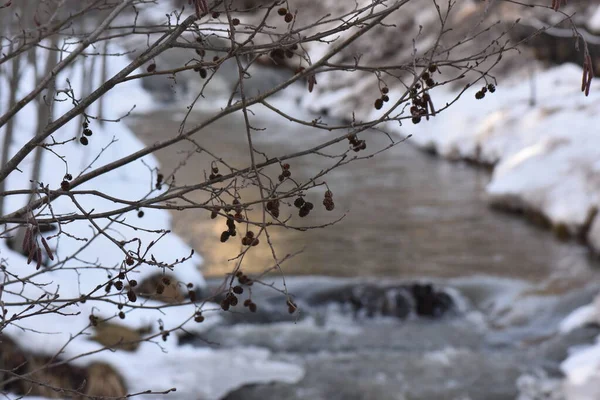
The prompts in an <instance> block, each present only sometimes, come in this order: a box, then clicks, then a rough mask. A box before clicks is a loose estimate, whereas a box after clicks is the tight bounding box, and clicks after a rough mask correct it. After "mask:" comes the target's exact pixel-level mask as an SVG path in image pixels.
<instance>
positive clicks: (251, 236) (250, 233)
mask: <svg viewBox="0 0 600 400" xmlns="http://www.w3.org/2000/svg"><path fill="white" fill-rule="evenodd" d="M246 237H247V238H248V239H252V238H253V237H254V232H252V231H248V232H246Z"/></svg>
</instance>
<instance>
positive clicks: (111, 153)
mask: <svg viewBox="0 0 600 400" xmlns="http://www.w3.org/2000/svg"><path fill="white" fill-rule="evenodd" d="M118 51H119V49H118V48H111V49H110V52H114V53H117V52H118ZM127 62H128V61H127V59H126V58H124V57H114V58H111V60H110V62H109V64H108V66H109V76H111V75H112V74H114V73H116V72H117V71H119V70H120V69H121V68H123V67H124V66H125V65H126V63H127ZM84 68H88V69H89V70H92V69H91V66H90V64H89V61H86V64H85V65H83V64H82V63H77V64H75V66H74V68H72V69H68V70H66V71H64V73H62V74H60V75H59V76H58V78H57V87H58V88H59V89H60V88H64V87H66V79H67V78H68V79H69V80H70V83H71V85H72V88H73V89H74V91H75V93H76V94H78V95H80V94H81V92H82V87H83V82H82V71H83V69H84ZM22 69H23V73H24V76H23V79H22V82H23V83H24V84H23V85H21V87H20V88H19V96H22V95H23V94H25V93H26V92H27V91H28V90H31V88H32V87H33V86H32V85H33V84H34V82H35V79H34V76H33V69H32V67H31V66H25V65H23V66H22ZM95 71H96V72H98V71H99V68H98V67H97V68H96V69H95ZM99 79H100V78H99V74H98V73H96V74H95V75H94V85H93V87H94V88H95V87H97V86H98V85H99V84H100V82H99ZM0 84H1V85H3V86H4V85H6V82H4V81H3V82H1V83H0ZM6 94H7V91H5V90H3V91H2V95H3V96H4V97H2V98H0V101H1V103H0V104H2V109H4V110H6V104H7V98H6ZM59 96H60V97H61V98H62V99H64V100H67V101H59V102H57V103H56V109H55V116H58V115H62V114H63V113H64V112H65V111H67V110H68V109H70V107H72V103H71V102H70V101H68V100H69V99H66V96H65V95H64V94H63V95H59ZM134 105H135V106H136V111H140V110H150V109H151V107H152V106H153V103H152V100H151V98H150V96H149V95H147V94H146V93H145V92H144V91H143V90H142V89H141V88H140V86H139V84H138V83H137V82H136V81H132V82H129V83H127V84H123V85H120V86H118V87H116V88H115V89H114V90H112V91H110V92H109V93H108V94H107V95H106V96H105V113H106V115H105V117H106V118H108V119H116V118H119V117H121V116H123V115H124V114H126V113H127V112H128V111H129V110H130V109H131V107H133V106H134ZM96 112H97V105H96V106H93V107H91V108H89V109H88V110H87V113H89V114H91V115H94V114H95V113H96ZM35 115H36V107H35V105H34V104H30V105H28V106H27V107H26V108H25V109H24V110H22V111H21V112H20V113H18V115H17V118H16V132H18V134H17V135H16V136H15V143H13V146H12V147H11V153H12V154H14V152H15V151H16V149H17V148H18V147H19V146H20V145H22V144H23V143H24V142H25V141H26V140H27V139H28V138H30V137H31V135H32V134H33V133H34V132H35V129H36V128H35V118H34V117H33V116H35ZM80 123H81V121H80V120H79V119H74V120H73V121H72V122H70V123H69V124H67V125H66V126H65V127H63V128H62V129H60V130H59V131H58V132H57V133H56V134H55V135H53V136H54V139H55V140H56V141H61V140H67V139H69V138H72V137H74V136H76V134H77V133H78V131H79V130H81V129H82V128H81V126H80V125H79V124H80ZM90 128H91V129H92V130H93V132H94V133H93V135H92V136H91V137H90V144H89V145H88V146H82V145H81V144H80V143H79V142H78V141H72V142H70V143H68V144H66V145H64V146H59V147H56V148H54V150H55V151H56V152H57V153H58V154H60V155H61V156H64V157H65V160H66V161H67V162H68V168H69V169H68V171H66V169H65V163H64V162H63V161H62V160H61V159H60V158H59V157H58V156H56V155H53V154H51V153H50V152H46V154H45V155H44V160H43V168H42V174H41V178H40V180H41V182H43V183H44V184H45V185H46V184H47V185H49V187H50V188H52V189H55V188H57V187H59V185H60V182H61V181H62V180H63V176H64V175H65V173H67V172H69V173H70V174H72V175H73V177H77V176H78V175H79V174H80V173H82V172H83V171H84V170H86V168H87V167H88V165H89V163H90V162H91V161H92V160H93V159H94V158H95V157H96V156H97V155H98V154H99V153H101V152H102V149H103V148H105V150H104V151H103V152H102V154H101V155H100V157H99V158H98V159H97V160H96V161H95V162H94V164H93V166H92V168H96V167H98V166H101V165H103V164H106V163H109V162H111V161H113V160H115V159H118V158H120V157H122V156H124V155H126V154H130V153H131V152H135V151H137V150H139V149H141V148H143V144H142V143H141V142H140V141H139V140H137V138H135V137H134V136H133V134H132V133H131V132H130V131H129V130H128V129H127V127H126V126H125V125H124V123H122V122H121V123H106V124H105V125H103V126H101V125H100V124H99V123H96V122H94V121H92V122H91V123H90ZM2 134H3V131H0V136H2ZM112 141H115V142H114V143H112V144H111V142H112ZM31 164H32V157H29V158H27V159H26V160H25V161H24V162H23V163H22V164H21V165H20V166H19V167H20V169H21V171H22V172H21V173H20V172H15V173H13V174H11V175H10V176H9V178H8V189H26V188H28V186H29V177H30V176H31V175H30V173H31V172H30V170H31ZM155 167H158V165H157V161H156V159H155V158H154V157H152V156H146V157H144V158H143V161H142V160H139V161H136V162H134V163H132V164H130V165H128V166H127V167H126V168H122V169H121V170H119V171H115V172H113V173H109V174H105V175H102V176H100V177H98V178H96V179H94V180H92V181H90V182H89V183H87V184H85V185H82V186H80V187H78V189H94V190H99V191H102V192H104V193H106V194H109V195H110V194H114V195H119V196H121V197H123V196H126V197H127V198H129V199H131V200H134V199H141V198H143V197H144V196H146V195H147V194H148V193H149V191H151V190H152V189H153V182H154V179H155V175H154V177H153V175H152V174H151V173H150V170H151V169H152V168H155ZM78 199H79V200H80V204H81V206H82V207H83V208H84V209H85V210H86V211H88V212H89V211H90V210H95V212H100V211H103V210H108V209H111V207H112V204H111V203H110V202H107V201H105V200H101V199H99V198H97V197H94V196H91V195H90V196H81V197H79V196H78ZM6 204H7V205H6V207H7V211H8V212H10V211H12V210H15V209H18V208H20V207H22V206H23V205H24V204H25V198H24V197H21V196H10V197H8V198H7V203H6ZM52 206H53V210H54V212H55V213H66V212H77V211H78V210H77V209H76V208H75V206H74V204H73V203H72V202H71V201H70V200H69V199H68V198H59V199H57V201H55V202H53V203H52ZM144 212H145V215H144V217H143V218H139V217H138V216H137V212H131V213H129V214H127V215H123V218H124V221H125V222H126V223H130V224H132V225H136V226H138V227H142V228H151V229H169V228H170V216H169V214H168V212H167V211H164V210H155V209H151V210H150V209H149V210H144ZM101 223H102V221H101ZM109 225H110V229H111V234H112V235H113V236H115V237H122V238H128V239H130V238H133V237H136V238H139V239H140V241H141V244H142V248H144V247H147V246H148V245H149V244H150V242H151V241H155V243H154V245H153V247H152V253H153V254H154V255H155V256H156V258H157V259H159V260H163V261H165V262H173V261H174V260H175V259H176V258H181V257H183V256H187V255H189V254H190V251H191V249H190V248H189V246H187V245H186V244H185V243H184V242H183V241H182V240H181V239H180V238H178V237H177V236H176V235H174V234H172V233H171V234H168V235H166V236H164V237H162V238H160V239H159V237H160V236H161V234H160V233H153V232H150V231H143V230H135V231H134V230H133V229H131V228H129V227H127V226H126V225H122V224H116V223H109V222H108V221H107V220H106V221H103V225H102V224H101V226H102V227H103V228H105V227H108V226H109ZM64 229H65V231H66V232H68V233H69V234H70V235H71V236H66V235H60V237H59V238H58V239H52V240H49V244H50V247H52V248H53V249H55V253H56V257H57V262H62V261H65V259H66V258H67V257H68V256H70V255H72V254H75V253H76V252H77V251H78V250H79V249H82V248H83V250H82V251H80V252H79V253H77V254H76V257H75V258H72V259H70V260H66V261H65V264H64V265H63V266H62V267H61V268H60V269H56V270H52V271H49V272H45V273H42V274H39V275H38V276H36V277H33V278H31V280H32V281H35V282H38V283H40V284H43V285H44V286H43V288H44V291H46V292H47V293H54V292H58V293H59V294H60V297H61V298H73V297H75V298H77V297H79V296H80V295H81V294H83V293H89V292H90V291H92V290H93V289H94V288H95V287H96V285H98V284H99V283H103V282H105V281H106V278H107V271H106V270H104V269H94V268H85V269H80V270H79V271H75V270H74V269H72V268H73V267H82V266H83V265H84V264H87V263H88V262H89V263H94V262H96V261H98V262H99V263H101V265H103V266H109V267H113V266H118V265H120V263H122V262H123V257H124V256H123V254H122V252H121V251H120V250H119V249H118V247H117V246H115V245H114V244H113V243H111V242H110V241H109V240H108V239H106V238H104V237H102V236H99V237H96V238H94V239H93V240H91V239H92V238H93V237H94V235H95V232H94V231H95V230H94V229H92V227H91V225H90V224H89V222H87V221H79V222H74V223H71V224H68V225H66V226H64ZM76 237H77V238H79V239H75V238H76ZM82 238H85V239H86V240H88V242H87V243H86V242H83V241H82V240H81V239H82ZM83 243H86V245H85V246H83ZM0 257H1V258H2V263H3V265H6V268H7V269H8V271H9V272H10V273H11V274H14V275H15V276H18V277H25V276H29V275H31V274H33V273H35V263H33V264H31V265H27V264H26V260H25V258H24V257H23V256H21V255H20V254H18V253H16V252H14V251H12V250H10V249H9V248H8V247H7V246H6V244H5V241H4V240H2V241H0ZM201 263H202V258H201V257H200V256H198V255H194V256H193V257H191V258H190V259H189V260H188V261H186V262H184V263H182V264H179V265H177V266H176V267H175V268H174V270H173V271H172V274H173V275H174V276H175V277H176V278H177V279H178V280H179V281H180V282H183V284H185V283H188V282H189V283H192V284H194V285H195V286H196V287H202V286H204V280H203V277H202V275H201V273H200V272H199V270H198V267H199V266H200V264H201ZM52 265H53V264H52V263H51V264H50V268H52ZM87 265H89V264H87ZM157 272H160V270H159V269H158V268H154V267H150V266H142V267H140V268H139V269H138V270H137V271H136V272H135V273H134V274H131V276H130V279H136V280H138V281H141V280H143V279H144V278H145V277H148V276H150V275H152V274H155V273H157ZM17 286H18V287H17ZM21 290H22V291H21ZM43 294H44V293H43V292H42V290H41V289H40V288H39V287H36V286H34V285H31V284H28V285H24V286H23V287H21V285H20V284H18V283H15V284H12V285H7V286H6V287H5V288H4V292H3V294H2V301H3V302H4V303H5V304H10V303H17V302H22V301H23V299H24V298H29V299H35V298H37V297H39V296H42V295H43ZM121 297H124V296H123V295H121ZM139 302H143V303H144V304H145V305H147V306H155V305H160V303H159V302H158V301H152V300H143V299H140V300H138V303H139ZM26 307H27V305H23V306H16V305H9V306H7V308H8V315H9V316H10V315H12V314H13V313H19V312H21V311H23V310H25V309H26ZM202 308H203V311H204V315H205V316H206V320H205V321H204V322H203V323H201V324H198V323H196V322H194V321H193V318H192V317H193V315H194V313H195V311H196V307H195V306H194V305H184V306H178V307H173V308H169V309H168V311H167V312H166V313H163V312H162V311H159V310H156V309H140V308H128V307H127V306H126V307H125V308H124V309H123V311H125V313H126V318H125V319H124V320H121V319H119V318H118V317H116V316H117V313H118V312H119V310H118V309H117V308H116V306H115V305H114V304H110V303H105V302H101V301H91V300H88V301H86V302H85V303H77V304H76V305H73V306H69V307H67V308H65V309H63V310H62V312H63V315H58V314H54V313H50V314H40V315H34V316H31V317H29V318H26V319H24V320H21V321H19V322H18V323H17V324H11V325H9V326H8V327H6V329H4V331H3V333H4V334H6V335H8V336H10V337H11V338H12V339H13V340H15V341H16V342H17V343H18V344H19V345H20V346H21V347H22V348H23V349H25V350H26V351H31V352H36V353H40V354H45V355H55V354H57V353H58V352H59V351H60V358H61V359H70V358H71V357H76V356H78V355H80V354H84V353H92V354H90V355H88V356H85V357H81V358H77V359H76V360H74V361H73V363H74V364H77V365H88V364H90V363H92V362H95V361H103V362H106V363H109V364H111V365H112V366H113V367H114V368H115V369H116V370H117V371H118V372H119V373H120V374H121V375H122V376H123V377H124V378H125V381H126V384H127V387H128V390H129V392H131V393H133V392H140V391H144V390H148V389H150V390H154V391H164V390H168V389H170V388H173V387H175V388H177V392H176V394H173V395H172V397H173V398H177V399H219V398H221V397H222V396H224V395H225V394H226V393H228V392H229V391H231V390H233V389H235V388H237V387H239V386H241V385H244V384H249V383H264V382H271V381H284V382H296V381H297V380H299V379H300V378H301V377H302V375H303V370H302V368H301V367H298V366H296V365H291V364H287V363H281V362H275V361H272V360H270V359H269V358H270V352H269V351H268V350H265V349H260V348H240V349H225V350H211V349H206V348H202V349H200V348H195V347H191V346H180V345H179V344H178V339H177V337H176V335H170V336H169V338H168V340H167V341H166V342H162V341H160V340H159V341H154V340H153V341H151V342H143V343H142V344H141V345H140V347H139V348H138V349H137V350H136V351H135V352H124V351H115V352H112V351H108V350H104V351H99V350H101V349H102V347H103V346H102V345H101V344H99V343H97V342H95V341H91V340H89V336H90V334H93V329H92V328H91V327H90V326H89V322H90V321H89V316H90V315H91V314H94V315H96V316H98V317H101V318H109V319H111V320H112V321H113V322H115V321H117V323H119V324H123V325H126V326H128V327H130V328H134V329H137V328H140V327H144V326H148V325H149V326H151V327H152V333H154V334H155V333H156V332H158V327H159V324H158V321H159V320H160V321H162V323H163V325H164V327H165V328H166V329H169V328H174V327H176V326H178V325H179V324H183V326H184V328H185V329H186V330H187V331H189V332H202V331H203V330H205V329H207V328H208V327H210V326H212V325H214V324H215V323H217V322H219V320H220V317H219V315H218V313H215V312H212V313H211V310H213V311H214V310H215V309H218V306H216V305H214V304H210V303H207V304H204V306H203V307H202ZM39 310H40V308H39V306H35V307H34V308H33V309H30V310H29V311H27V313H35V312H36V311H39ZM82 331H83V332H84V334H79V335H78V333H79V332H82ZM63 347H64V348H63ZM61 349H62V350H61ZM98 351H99V352H98ZM153 398H156V397H153Z"/></svg>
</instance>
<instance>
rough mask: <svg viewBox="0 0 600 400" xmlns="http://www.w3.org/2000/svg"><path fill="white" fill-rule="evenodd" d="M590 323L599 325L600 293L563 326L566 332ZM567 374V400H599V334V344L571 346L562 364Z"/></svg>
mask: <svg viewBox="0 0 600 400" xmlns="http://www.w3.org/2000/svg"><path fill="white" fill-rule="evenodd" d="M590 323H595V324H600V295H599V296H597V297H596V299H595V300H594V302H593V303H592V304H590V305H586V306H583V307H580V308H578V309H577V310H575V311H573V312H572V313H571V314H570V315H568V316H567V317H566V318H565V319H564V320H563V321H562V323H561V325H560V331H561V332H562V333H567V332H569V331H572V330H573V329H576V328H578V327H582V326H585V325H587V324H590ZM561 369H562V371H563V372H564V374H565V381H564V384H563V389H564V392H565V395H566V399H567V400H597V399H599V398H600V384H599V382H600V337H598V338H597V339H596V343H594V344H592V345H590V346H583V347H579V348H574V349H571V353H570V354H569V356H568V357H567V359H566V360H565V361H563V363H562V364H561Z"/></svg>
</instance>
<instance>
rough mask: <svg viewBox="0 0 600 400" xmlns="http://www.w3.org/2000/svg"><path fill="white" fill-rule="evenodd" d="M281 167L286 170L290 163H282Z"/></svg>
mask: <svg viewBox="0 0 600 400" xmlns="http://www.w3.org/2000/svg"><path fill="white" fill-rule="evenodd" d="M281 168H282V169H284V170H288V169H290V164H288V163H285V164H283V165H282V166H281Z"/></svg>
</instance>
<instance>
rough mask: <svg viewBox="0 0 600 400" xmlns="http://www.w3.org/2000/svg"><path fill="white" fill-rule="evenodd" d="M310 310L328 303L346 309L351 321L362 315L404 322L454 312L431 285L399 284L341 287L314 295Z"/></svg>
mask: <svg viewBox="0 0 600 400" xmlns="http://www.w3.org/2000/svg"><path fill="white" fill-rule="evenodd" d="M308 303H309V305H311V306H316V307H318V306H323V305H327V304H331V303H337V304H342V305H345V306H348V307H349V308H350V310H351V311H352V313H353V314H354V315H355V317H358V316H359V315H364V316H366V317H368V318H373V317H375V316H385V317H396V318H400V319H403V318H406V317H407V316H408V315H409V314H411V312H412V313H414V314H416V315H419V316H425V317H434V318H438V317H441V316H443V315H444V314H446V313H447V312H449V311H451V310H452V309H454V308H455V307H454V300H453V299H452V297H451V296H450V295H449V294H448V293H446V292H444V291H442V290H439V289H435V288H434V287H433V285H431V284H421V283H414V284H402V285H396V286H380V285H375V284H358V285H348V286H342V287H339V288H335V289H329V290H327V291H323V292H319V293H316V294H315V295H313V296H311V297H310V298H309V299H308Z"/></svg>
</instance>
